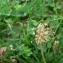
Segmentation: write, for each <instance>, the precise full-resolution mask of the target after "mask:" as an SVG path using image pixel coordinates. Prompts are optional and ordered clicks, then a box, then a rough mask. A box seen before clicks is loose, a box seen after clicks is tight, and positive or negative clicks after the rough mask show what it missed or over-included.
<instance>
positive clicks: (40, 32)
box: [35, 23, 49, 44]
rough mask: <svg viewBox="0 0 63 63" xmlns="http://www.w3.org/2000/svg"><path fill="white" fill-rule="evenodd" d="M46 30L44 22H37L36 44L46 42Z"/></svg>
mask: <svg viewBox="0 0 63 63" xmlns="http://www.w3.org/2000/svg"><path fill="white" fill-rule="evenodd" d="M48 32H49V31H48V30H47V28H46V27H45V24H41V23H40V24H39V25H38V27H37V34H36V36H35V40H36V43H37V44H41V43H42V42H47V41H48V40H49V39H48Z"/></svg>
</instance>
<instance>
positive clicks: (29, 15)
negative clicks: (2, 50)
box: [0, 0, 63, 63]
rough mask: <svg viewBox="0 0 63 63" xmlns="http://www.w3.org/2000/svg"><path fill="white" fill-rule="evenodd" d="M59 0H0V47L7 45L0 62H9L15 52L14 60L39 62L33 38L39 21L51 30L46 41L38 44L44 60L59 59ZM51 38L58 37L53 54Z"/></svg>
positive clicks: (62, 43) (62, 30)
mask: <svg viewBox="0 0 63 63" xmlns="http://www.w3.org/2000/svg"><path fill="white" fill-rule="evenodd" d="M62 3H63V1H60V0H0V47H3V46H6V47H8V51H7V52H6V54H5V55H4V56H3V59H4V63H11V62H10V61H11V60H10V57H11V56H17V58H18V59H19V60H18V62H17V63H19V62H20V61H21V62H22V63H43V60H42V58H41V52H40V48H39V46H38V45H37V44H36V43H35V40H34V38H35V34H34V33H35V32H36V29H37V25H38V24H39V23H48V24H49V27H50V29H53V30H54V32H55V35H54V36H53V37H50V41H49V42H48V43H43V44H42V46H43V50H44V54H45V57H46V61H47V63H62V62H63V4H62ZM32 28H34V30H32ZM54 40H58V41H59V45H58V49H57V50H56V55H55V57H54V51H53V49H52V46H53V42H54ZM10 45H12V46H13V49H14V50H12V49H11V47H10ZM21 62H20V63H21ZM1 63H2V62H1ZM15 63H16V62H15Z"/></svg>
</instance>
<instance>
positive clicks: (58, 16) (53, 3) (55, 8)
mask: <svg viewBox="0 0 63 63" xmlns="http://www.w3.org/2000/svg"><path fill="white" fill-rule="evenodd" d="M53 4H54V11H55V13H56V15H57V16H58V17H59V15H58V11H57V9H56V5H55V1H54V0H53Z"/></svg>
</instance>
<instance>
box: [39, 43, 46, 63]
mask: <svg viewBox="0 0 63 63" xmlns="http://www.w3.org/2000/svg"><path fill="white" fill-rule="evenodd" d="M40 50H41V55H42V58H43V61H44V63H46V59H45V56H44V53H43V50H42V45H41V44H40Z"/></svg>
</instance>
